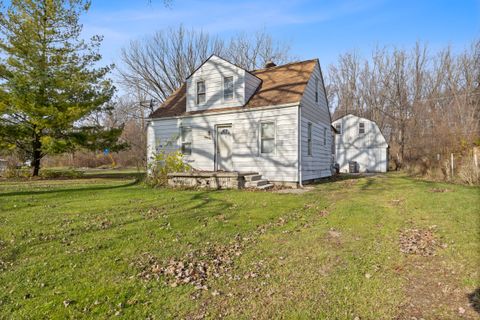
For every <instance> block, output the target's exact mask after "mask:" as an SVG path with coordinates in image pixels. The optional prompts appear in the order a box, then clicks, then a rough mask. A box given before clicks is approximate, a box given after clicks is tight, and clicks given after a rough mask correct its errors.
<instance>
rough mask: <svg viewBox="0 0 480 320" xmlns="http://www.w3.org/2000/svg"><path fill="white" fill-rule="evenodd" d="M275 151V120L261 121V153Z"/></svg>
mask: <svg viewBox="0 0 480 320" xmlns="http://www.w3.org/2000/svg"><path fill="white" fill-rule="evenodd" d="M274 152H275V122H262V123H260V153H274Z"/></svg>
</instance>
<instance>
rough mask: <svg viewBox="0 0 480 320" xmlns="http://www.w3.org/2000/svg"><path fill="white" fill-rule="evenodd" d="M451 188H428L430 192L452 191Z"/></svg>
mask: <svg viewBox="0 0 480 320" xmlns="http://www.w3.org/2000/svg"><path fill="white" fill-rule="evenodd" d="M452 191H453V190H452V189H447V188H432V189H430V192H433V193H444V192H452Z"/></svg>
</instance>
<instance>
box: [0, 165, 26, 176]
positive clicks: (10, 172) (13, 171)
mask: <svg viewBox="0 0 480 320" xmlns="http://www.w3.org/2000/svg"><path fill="white" fill-rule="evenodd" d="M31 175H32V170H31V169H30V168H16V167H11V166H9V167H7V169H5V171H3V172H2V176H3V177H5V178H7V179H25V178H29V177H30V176H31Z"/></svg>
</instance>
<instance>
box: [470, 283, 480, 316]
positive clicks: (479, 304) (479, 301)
mask: <svg viewBox="0 0 480 320" xmlns="http://www.w3.org/2000/svg"><path fill="white" fill-rule="evenodd" d="M468 301H470V304H471V305H472V308H473V310H475V311H476V312H477V313H479V314H480V287H478V288H477V289H475V291H473V292H472V293H470V294H469V295H468Z"/></svg>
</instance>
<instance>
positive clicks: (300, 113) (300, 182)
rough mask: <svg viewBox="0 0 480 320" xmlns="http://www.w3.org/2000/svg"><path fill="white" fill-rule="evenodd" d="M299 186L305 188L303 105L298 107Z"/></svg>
mask: <svg viewBox="0 0 480 320" xmlns="http://www.w3.org/2000/svg"><path fill="white" fill-rule="evenodd" d="M297 123H298V130H297V134H298V143H297V145H298V186H299V187H300V188H303V184H302V105H301V104H299V105H298V119H297Z"/></svg>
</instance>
